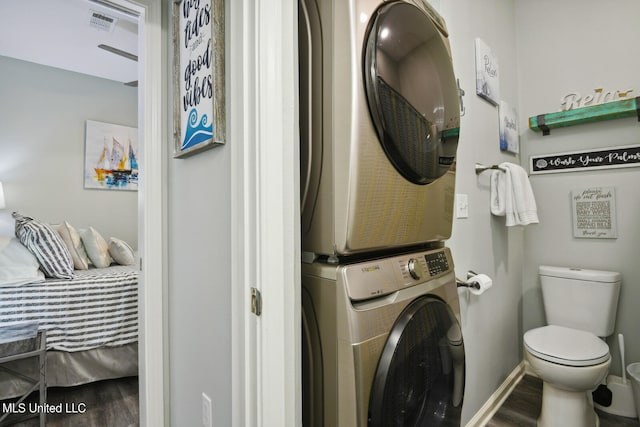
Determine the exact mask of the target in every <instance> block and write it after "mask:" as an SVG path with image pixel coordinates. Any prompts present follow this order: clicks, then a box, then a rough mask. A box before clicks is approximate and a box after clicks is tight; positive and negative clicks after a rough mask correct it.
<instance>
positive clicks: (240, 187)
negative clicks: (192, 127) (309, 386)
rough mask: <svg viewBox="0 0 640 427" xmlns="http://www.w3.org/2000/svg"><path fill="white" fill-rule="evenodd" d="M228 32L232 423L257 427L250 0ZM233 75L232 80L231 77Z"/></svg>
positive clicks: (238, 8) (234, 5) (237, 6)
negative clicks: (252, 290)
mask: <svg viewBox="0 0 640 427" xmlns="http://www.w3.org/2000/svg"><path fill="white" fill-rule="evenodd" d="M228 5H229V8H228V10H229V15H228V16H229V19H228V20H227V22H228V23H229V24H228V25H227V26H226V28H227V31H228V32H227V34H228V37H227V40H228V45H227V46H228V47H227V53H228V56H227V58H228V60H227V64H228V65H229V67H228V68H227V72H226V73H227V77H228V78H226V79H225V81H227V82H228V96H227V100H228V102H227V111H228V112H229V113H228V114H227V118H228V120H229V122H228V134H227V137H228V139H229V140H230V141H231V143H230V144H229V146H230V149H231V233H232V236H234V238H233V239H231V253H232V257H231V275H232V278H231V283H233V287H232V291H231V364H232V367H231V368H232V372H231V377H232V379H231V382H232V386H231V387H232V398H231V400H232V409H231V417H232V425H234V426H255V425H257V419H258V418H257V415H258V411H257V406H256V405H257V387H256V373H255V367H256V360H257V359H256V341H255V339H256V336H257V332H256V322H255V320H254V319H253V318H252V316H253V315H252V314H251V312H250V310H249V306H250V299H249V295H250V288H251V286H252V284H253V283H255V274H256V273H255V247H256V245H255V222H256V219H255V210H256V209H255V188H254V183H255V150H254V147H253V142H254V141H255V140H256V139H255V134H256V129H255V116H256V111H255V110H256V108H255V101H254V99H255V93H254V87H255V84H254V80H255V78H256V75H255V73H253V72H252V71H251V70H255V66H254V65H253V64H254V58H253V56H252V48H253V44H252V43H253V34H254V20H253V15H252V11H253V2H251V0H243V1H232V2H229V3H228ZM232 76H233V77H232Z"/></svg>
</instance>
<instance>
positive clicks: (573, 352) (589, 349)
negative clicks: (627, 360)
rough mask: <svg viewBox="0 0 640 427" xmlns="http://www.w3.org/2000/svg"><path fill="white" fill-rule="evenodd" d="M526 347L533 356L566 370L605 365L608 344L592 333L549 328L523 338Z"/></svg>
mask: <svg viewBox="0 0 640 427" xmlns="http://www.w3.org/2000/svg"><path fill="white" fill-rule="evenodd" d="M524 345H525V347H526V349H527V350H528V351H529V352H530V353H531V354H532V355H534V356H536V357H538V358H540V359H543V360H546V361H548V362H552V363H557V364H560V365H566V366H592V365H597V364H600V363H604V362H606V361H607V360H608V359H609V357H610V355H609V347H608V346H607V344H606V343H605V342H604V341H603V340H601V339H600V338H598V337H597V336H595V335H593V334H592V333H590V332H585V331H580V330H577V329H571V328H565V327H563V326H556V325H548V326H543V327H541V328H536V329H532V330H530V331H527V332H526V333H525V334H524Z"/></svg>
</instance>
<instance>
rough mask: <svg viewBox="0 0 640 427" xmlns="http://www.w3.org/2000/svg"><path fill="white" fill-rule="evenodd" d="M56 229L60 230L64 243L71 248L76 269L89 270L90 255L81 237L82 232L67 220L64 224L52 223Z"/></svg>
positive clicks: (70, 251)
mask: <svg viewBox="0 0 640 427" xmlns="http://www.w3.org/2000/svg"><path fill="white" fill-rule="evenodd" d="M51 226H52V227H53V228H54V230H56V231H57V232H58V234H59V235H60V237H62V240H63V241H64V244H65V245H66V246H67V249H69V253H70V254H71V259H73V266H74V268H75V269H76V270H87V269H88V268H89V257H88V256H87V252H86V251H85V249H84V245H83V244H82V239H80V234H79V233H78V231H77V230H76V229H75V228H73V226H72V225H71V224H69V223H68V222H67V221H65V222H63V223H62V224H52V225H51Z"/></svg>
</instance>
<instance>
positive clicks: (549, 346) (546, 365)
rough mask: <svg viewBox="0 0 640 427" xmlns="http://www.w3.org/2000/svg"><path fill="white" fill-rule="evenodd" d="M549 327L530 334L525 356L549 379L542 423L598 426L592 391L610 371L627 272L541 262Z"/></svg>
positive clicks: (547, 426)
mask: <svg viewBox="0 0 640 427" xmlns="http://www.w3.org/2000/svg"><path fill="white" fill-rule="evenodd" d="M539 275H540V283H541V285H542V297H543V301H544V309H545V314H546V317H547V326H543V327H540V328H535V329H531V330H529V331H527V332H526V333H525V334H524V358H525V360H526V361H527V362H528V363H529V365H530V367H531V369H532V370H533V372H535V373H536V374H537V375H538V376H539V377H540V379H542V381H543V389H542V409H541V411H540V416H539V417H538V426H539V427H550V426H562V427H597V426H599V424H600V422H599V419H598V416H597V414H596V413H595V411H594V409H593V400H592V397H591V391H592V390H594V389H595V388H596V387H597V386H598V384H600V382H601V381H602V380H603V379H604V377H605V376H606V375H607V373H608V371H609V365H610V363H611V356H610V354H609V347H608V346H607V344H606V343H605V342H604V340H603V339H601V338H604V337H606V336H609V335H611V334H612V333H613V330H614V326H615V318H616V310H617V307H618V295H619V294H620V284H621V281H622V277H621V275H620V273H617V272H612V271H599V270H586V269H576V268H565V267H552V266H545V265H541V266H540V267H539ZM599 337H600V338H599Z"/></svg>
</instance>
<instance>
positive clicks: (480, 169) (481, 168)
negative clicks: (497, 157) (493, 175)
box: [476, 163, 506, 175]
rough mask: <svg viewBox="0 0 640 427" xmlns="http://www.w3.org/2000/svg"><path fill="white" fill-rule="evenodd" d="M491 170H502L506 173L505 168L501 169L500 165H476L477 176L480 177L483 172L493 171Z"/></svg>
mask: <svg viewBox="0 0 640 427" xmlns="http://www.w3.org/2000/svg"><path fill="white" fill-rule="evenodd" d="M491 169H495V170H501V171H502V172H506V171H505V169H504V168H501V167H500V166H498V165H492V166H486V165H483V164H480V163H476V175H479V174H481V173H482V172H484V171H486V170H491Z"/></svg>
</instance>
